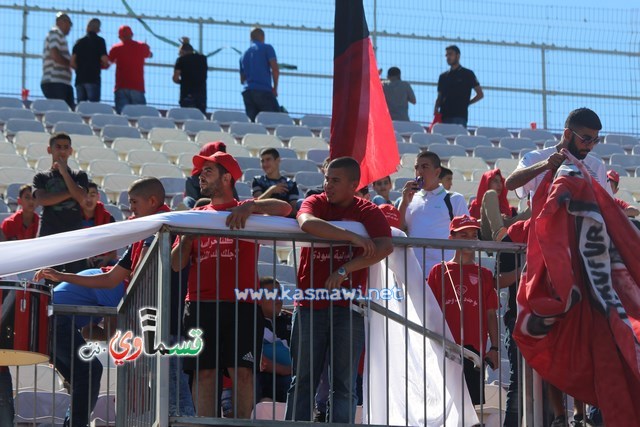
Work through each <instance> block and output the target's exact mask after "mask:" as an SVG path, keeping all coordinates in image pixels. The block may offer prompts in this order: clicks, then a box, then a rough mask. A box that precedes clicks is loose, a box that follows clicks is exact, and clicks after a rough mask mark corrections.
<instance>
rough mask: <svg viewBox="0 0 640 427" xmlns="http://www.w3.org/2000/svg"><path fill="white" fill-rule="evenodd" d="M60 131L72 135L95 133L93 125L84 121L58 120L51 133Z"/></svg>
mask: <svg viewBox="0 0 640 427" xmlns="http://www.w3.org/2000/svg"><path fill="white" fill-rule="evenodd" d="M59 132H64V133H66V134H70V135H71V134H75V135H87V136H91V135H93V130H92V129H91V126H89V125H87V124H84V123H70V122H58V123H56V124H55V125H54V126H53V129H51V133H52V134H56V133H59Z"/></svg>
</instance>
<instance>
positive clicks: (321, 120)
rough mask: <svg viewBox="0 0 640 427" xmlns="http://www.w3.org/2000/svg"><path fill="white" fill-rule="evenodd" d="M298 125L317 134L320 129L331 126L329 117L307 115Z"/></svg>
mask: <svg viewBox="0 0 640 427" xmlns="http://www.w3.org/2000/svg"><path fill="white" fill-rule="evenodd" d="M300 124H301V125H303V126H306V127H308V128H309V129H311V130H312V131H313V132H316V133H317V132H320V131H321V130H322V128H325V127H330V126H331V117H329V116H316V115H313V114H307V115H304V116H303V117H302V119H300Z"/></svg>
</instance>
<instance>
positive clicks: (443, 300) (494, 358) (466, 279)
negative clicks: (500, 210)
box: [427, 215, 500, 405]
mask: <svg viewBox="0 0 640 427" xmlns="http://www.w3.org/2000/svg"><path fill="white" fill-rule="evenodd" d="M479 230H480V222H479V221H478V220H477V219H475V218H473V217H470V216H469V215H461V216H456V217H454V218H453V220H451V224H450V225H449V232H450V235H449V239H452V240H478V231H479ZM427 283H428V284H429V286H430V287H431V290H432V291H433V295H434V296H435V298H436V301H438V303H439V304H441V306H440V308H441V309H442V312H443V314H444V317H445V319H446V320H447V325H448V326H449V329H450V330H451V334H452V335H453V339H454V341H455V342H456V343H457V344H459V345H463V346H464V347H466V348H468V349H469V350H471V351H473V352H474V353H476V354H478V355H480V358H481V359H482V360H485V361H487V363H488V364H489V366H491V367H492V368H493V369H495V368H496V367H497V366H498V362H499V360H498V345H499V340H500V336H499V334H498V318H497V316H496V310H497V309H498V295H497V294H496V291H495V281H494V279H493V273H492V272H491V270H489V269H487V268H485V267H480V266H479V265H478V264H476V262H475V252H474V250H473V249H457V250H456V254H455V256H454V257H453V259H452V260H451V261H449V262H446V263H445V262H442V263H440V264H436V265H435V266H433V268H432V269H431V271H430V272H429V277H428V278H427ZM442 304H444V305H442ZM482 315H484V317H483V318H481V316H482ZM461 319H462V320H461ZM461 323H462V324H461ZM481 325H482V330H480V326H481ZM462 331H464V334H462ZM487 336H489V338H490V339H491V347H490V348H489V350H488V351H487V350H486V348H487ZM464 377H465V381H466V383H467V388H468V390H469V395H470V396H471V401H472V402H473V404H474V405H478V404H480V403H484V396H483V395H482V393H481V389H482V390H484V367H483V368H482V369H480V370H478V369H476V368H475V367H474V366H473V362H471V361H470V360H468V359H465V360H464Z"/></svg>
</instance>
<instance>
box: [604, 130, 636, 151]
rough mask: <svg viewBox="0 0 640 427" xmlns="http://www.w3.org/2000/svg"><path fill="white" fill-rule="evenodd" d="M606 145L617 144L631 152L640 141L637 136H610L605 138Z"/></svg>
mask: <svg viewBox="0 0 640 427" xmlns="http://www.w3.org/2000/svg"><path fill="white" fill-rule="evenodd" d="M604 143H605V144H617V145H620V146H621V147H623V148H624V149H626V150H630V149H631V148H633V147H634V146H636V145H638V144H640V140H638V138H636V137H635V136H630V135H616V134H609V135H607V136H605V137H604Z"/></svg>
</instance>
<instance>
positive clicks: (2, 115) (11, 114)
mask: <svg viewBox="0 0 640 427" xmlns="http://www.w3.org/2000/svg"><path fill="white" fill-rule="evenodd" d="M9 119H23V120H35V119H36V116H35V114H33V112H32V111H31V110H25V109H24V108H6V107H5V108H0V125H3V124H5V123H6V122H7V121H8V120H9Z"/></svg>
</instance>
